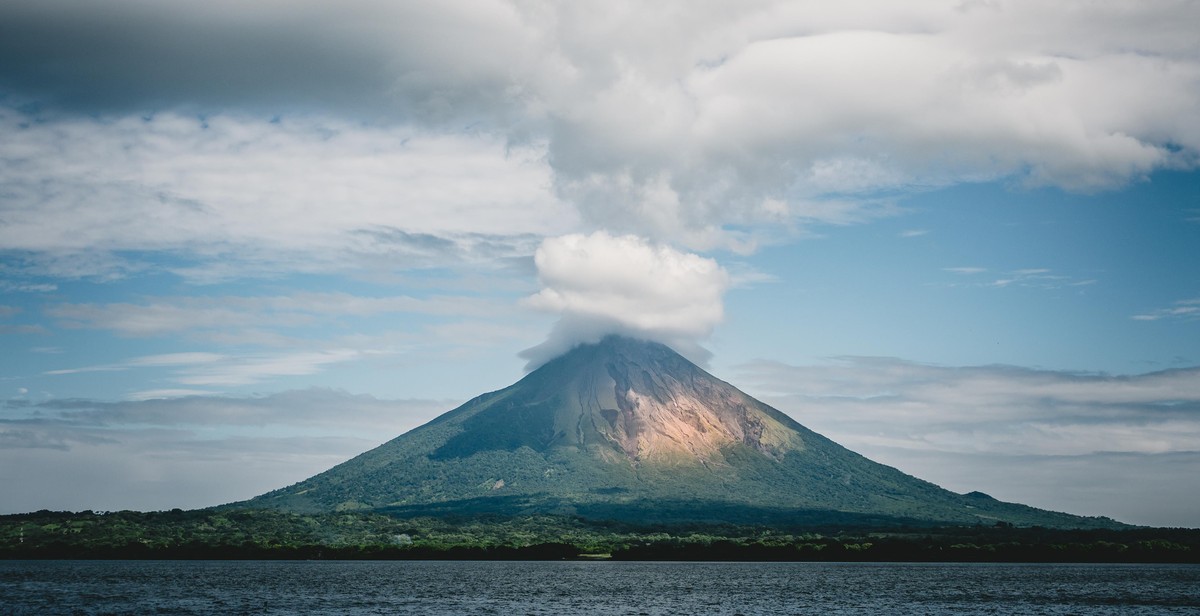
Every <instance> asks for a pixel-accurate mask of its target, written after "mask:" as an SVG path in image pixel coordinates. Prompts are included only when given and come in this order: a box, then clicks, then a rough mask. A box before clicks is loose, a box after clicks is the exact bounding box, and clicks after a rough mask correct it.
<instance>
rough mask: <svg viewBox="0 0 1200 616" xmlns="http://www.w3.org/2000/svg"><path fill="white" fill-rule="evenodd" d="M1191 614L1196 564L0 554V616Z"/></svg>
mask: <svg viewBox="0 0 1200 616" xmlns="http://www.w3.org/2000/svg"><path fill="white" fill-rule="evenodd" d="M129 613H136V614H296V613H305V614H421V615H438V614H502V615H504V616H519V615H524V614H546V615H560V614H563V615H572V614H580V615H582V614H589V615H591V614H619V615H626V614H628V615H640V614H646V615H665V614H746V615H749V614H823V615H837V614H1200V566H1193V565H1182V566H1181V565H1021V564H1018V565H1013V564H924V563H923V564H904V563H886V564H884V563H879V564H874V563H663V562H653V563H645V562H446V561H434V562H414V561H367V562H361V561H354V562H347V561H320V562H303V561H282V562H279V561H0V614H129Z"/></svg>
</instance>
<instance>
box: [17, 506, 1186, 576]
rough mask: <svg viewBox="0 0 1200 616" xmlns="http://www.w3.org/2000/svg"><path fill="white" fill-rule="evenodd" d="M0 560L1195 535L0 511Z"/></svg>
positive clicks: (1023, 543) (998, 545) (1094, 554)
mask: <svg viewBox="0 0 1200 616" xmlns="http://www.w3.org/2000/svg"><path fill="white" fill-rule="evenodd" d="M0 558H195V559H247V558H253V559H433V558H437V559H480V558H486V559H567V558H614V559H631V560H632V559H652V560H815V561H851V560H858V561H1019V562H1193V563H1195V562H1200V530H1195V529H1146V528H1130V529H1091V530H1056V529H1048V528H1042V527H1032V528H1016V527H1012V526H1010V525H1005V524H999V525H995V526H990V527H987V526H973V527H942V528H923V527H890V528H874V529H872V528H864V527H848V528H840V529H839V528H836V527H804V528H801V527H780V526H775V527H772V526H761V525H757V526H756V525H732V524H668V525H663V524H657V525H646V524H641V525H639V524H633V523H628V522H603V523H602V522H588V521H586V520H583V519H581V518H578V517H571V516H524V517H500V516H480V517H472V518H432V517H420V518H398V517H392V516H388V515H383V514H379V513H363V512H342V513H323V514H298V513H287V512H280V511H274V510H217V509H206V510H197V511H180V510H173V511H165V512H153V513H144V512H135V511H119V512H109V513H95V512H90V511H84V512H80V513H68V512H50V511H39V512H36V513H27V514H18V515H8V516H0Z"/></svg>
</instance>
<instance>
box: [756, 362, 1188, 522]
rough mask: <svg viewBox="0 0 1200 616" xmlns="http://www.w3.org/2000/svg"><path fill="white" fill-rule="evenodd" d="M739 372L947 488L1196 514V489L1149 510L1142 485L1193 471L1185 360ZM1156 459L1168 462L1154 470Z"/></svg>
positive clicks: (862, 446)
mask: <svg viewBox="0 0 1200 616" xmlns="http://www.w3.org/2000/svg"><path fill="white" fill-rule="evenodd" d="M737 382H739V383H742V384H743V385H744V386H745V388H746V390H747V391H749V392H750V393H752V394H755V395H757V396H759V397H761V398H762V399H763V400H765V401H767V402H769V403H771V404H772V405H774V406H776V407H778V408H779V409H781V410H783V411H786V412H787V413H788V414H790V415H792V416H793V417H795V418H796V419H797V420H798V421H800V422H801V423H803V424H805V425H806V426H808V427H810V428H812V429H814V430H816V431H818V432H820V433H822V434H825V435H826V436H829V437H830V438H833V439H834V440H836V441H838V442H840V443H842V444H844V445H846V446H848V447H850V448H851V449H853V450H855V451H858V452H860V453H862V454H864V455H866V456H868V457H870V458H872V459H876V460H879V461H882V462H885V463H887V464H890V465H893V466H896V467H898V468H900V469H902V470H904V471H905V472H908V473H912V474H914V475H917V476H919V477H922V478H924V479H928V480H930V481H933V482H935V483H938V484H941V485H944V486H947V487H949V488H951V489H954V490H958V491H969V490H982V491H984V492H987V493H989V494H992V495H993V496H1006V497H1008V498H1010V499H1011V500H1017V501H1022V502H1028V503H1030V504H1034V505H1037V506H1042V507H1050V508H1056V509H1061V510H1069V511H1073V512H1077V513H1087V514H1090V515H1099V514H1104V515H1117V514H1120V515H1119V516H1118V517H1121V519H1124V520H1127V521H1133V522H1140V523H1146V524H1161V523H1167V522H1166V521H1167V520H1168V519H1170V520H1172V522H1171V523H1173V524H1176V525H1181V524H1187V525H1195V524H1197V523H1200V520H1197V519H1196V518H1195V516H1194V512H1195V511H1196V510H1197V509H1196V506H1197V505H1200V498H1198V497H1188V498H1183V499H1181V500H1180V502H1178V503H1174V504H1172V505H1171V506H1170V507H1168V508H1164V509H1162V510H1161V511H1156V510H1155V508H1156V507H1157V504H1156V503H1155V502H1154V500H1153V499H1152V498H1151V495H1152V494H1154V492H1153V491H1152V490H1151V489H1150V488H1149V487H1148V486H1158V487H1162V486H1163V484H1164V483H1166V481H1167V479H1170V480H1171V481H1177V480H1178V478H1179V477H1186V476H1192V475H1194V474H1196V473H1198V472H1200V466H1195V464H1197V463H1200V368H1197V367H1191V368H1182V369H1176V370H1166V371H1161V372H1152V373H1148V374H1141V375H1132V376H1113V375H1104V374H1090V373H1082V374H1081V373H1071V372H1061V371H1052V370H1035V369H1028V368H1016V367H1009V366H975V367H944V366H931V365H926V364H919V363H914V362H907V361H902V360H897V359H889V358H856V357H852V358H843V359H841V360H838V361H837V362H833V363H828V364H823V365H816V366H789V365H785V364H780V363H777V362H755V363H752V364H748V365H745V366H742V367H741V368H740V369H739V377H738V379H737ZM1089 464H1094V465H1095V468H1101V467H1103V468H1109V469H1118V468H1119V469H1120V472H1115V473H1113V474H1104V473H1097V472H1095V471H1094V470H1093V471H1087V470H1086V469H1087V466H1088V465H1089ZM1168 469H1169V470H1170V471H1171V472H1173V473H1175V474H1172V475H1168V476H1161V475H1160V473H1163V472H1166V471H1167V470H1168ZM1057 472H1062V473H1064V474H1062V475H1055V473H1057ZM1098 476H1102V477H1105V478H1106V479H1105V481H1106V482H1107V483H1106V485H1105V486H1103V489H1099V488H1100V487H1099V486H1096V485H1094V484H1095V482H1096V477H1098ZM1073 482H1074V483H1073ZM1118 482H1120V483H1118ZM1168 491H1170V490H1168ZM1130 494H1146V495H1147V499H1148V500H1142V501H1136V502H1132V501H1130V498H1129V495H1130ZM1088 498H1092V499H1093V500H1091V501H1089V500H1088ZM1187 507H1191V509H1190V510H1189V509H1187ZM1156 516H1160V517H1156Z"/></svg>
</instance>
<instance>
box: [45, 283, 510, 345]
mask: <svg viewBox="0 0 1200 616" xmlns="http://www.w3.org/2000/svg"><path fill="white" fill-rule="evenodd" d="M504 310H505V306H504V305H502V304H501V303H499V302H496V301H491V300H487V299H480V298H477V297H470V296H451V295H434V296H430V297H425V298H418V297H410V296H387V297H367V296H359V295H351V294H347V293H336V292H297V293H294V294H291V295H275V296H230V295H226V296H195V297H187V296H181V297H159V298H155V299H154V300H153V301H152V302H150V303H145V304H130V303H110V304H95V303H88V304H67V303H63V304H56V305H52V306H49V307H47V308H46V309H45V312H46V314H47V315H49V316H51V317H53V318H55V319H57V320H58V321H59V323H60V325H62V326H63V327H68V328H90V329H106V330H111V331H114V332H117V333H119V334H122V335H126V336H155V335H163V334H171V333H177V332H186V331H205V330H214V331H217V330H221V331H229V330H236V329H241V328H250V327H262V326H270V327H271V328H288V327H300V326H308V325H313V324H315V323H319V322H322V321H331V320H336V319H339V318H364V317H370V316H376V315H386V314H397V313H409V314H426V315H439V316H460V317H462V316H469V317H483V316H495V315H496V314H497V313H500V312H503V311H504Z"/></svg>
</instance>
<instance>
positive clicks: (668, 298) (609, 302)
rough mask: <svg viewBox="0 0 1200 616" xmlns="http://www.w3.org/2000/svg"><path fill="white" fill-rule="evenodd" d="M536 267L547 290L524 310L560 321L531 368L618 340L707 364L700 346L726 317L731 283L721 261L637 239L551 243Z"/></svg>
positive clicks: (533, 353)
mask: <svg viewBox="0 0 1200 616" xmlns="http://www.w3.org/2000/svg"><path fill="white" fill-rule="evenodd" d="M534 262H535V263H536V264H537V270H538V281H539V282H540V283H541V285H542V287H543V288H542V290H541V291H539V292H538V293H536V294H535V295H533V296H531V297H529V298H527V299H526V300H525V301H524V303H525V305H526V306H529V307H531V308H534V309H536V310H542V311H546V312H551V313H556V314H559V315H561V317H560V319H559V321H558V323H557V324H556V325H555V326H554V329H553V331H552V332H551V333H550V338H549V340H547V341H546V342H544V343H542V344H541V345H539V346H537V347H534V348H532V349H529V350H527V351H525V352H524V353H523V354H522V356H523V357H525V358H526V359H528V360H529V367H530V368H533V367H536V366H537V365H540V364H541V363H544V362H545V361H548V360H549V359H551V358H553V357H555V356H557V355H559V354H561V353H563V352H565V351H567V350H568V349H570V348H571V347H573V346H575V345H577V344H579V343H582V342H595V341H597V340H599V339H600V338H601V337H602V336H604V335H605V334H613V333H617V334H625V335H630V336H635V337H639V338H645V339H649V340H657V341H659V342H663V343H666V344H668V345H671V346H673V347H674V348H675V349H676V350H678V351H679V352H680V353H684V354H690V355H691V356H692V357H701V358H704V357H705V356H706V353H705V352H704V351H703V349H701V348H700V347H699V344H698V341H699V340H701V339H703V338H707V337H708V336H709V335H710V334H711V333H712V330H713V328H714V327H716V326H717V324H718V323H720V322H721V320H722V318H723V317H724V307H723V303H722V296H723V295H724V293H725V291H726V290H727V289H728V288H729V285H730V276H729V274H728V273H727V272H726V271H725V270H724V269H723V268H722V267H721V266H720V265H718V264H717V262H716V261H714V260H712V259H708V258H704V257H700V256H698V255H695V254H691V253H686V252H680V251H678V250H675V249H674V248H670V247H668V246H664V245H661V244H654V243H651V242H649V241H647V240H644V239H642V238H638V237H635V236H632V235H625V236H612V235H609V234H608V233H605V232H602V231H598V232H596V233H592V234H591V235H566V236H562V237H556V238H549V239H547V240H545V241H544V242H542V245H541V247H539V248H538V250H537V253H536V254H535V255H534Z"/></svg>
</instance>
